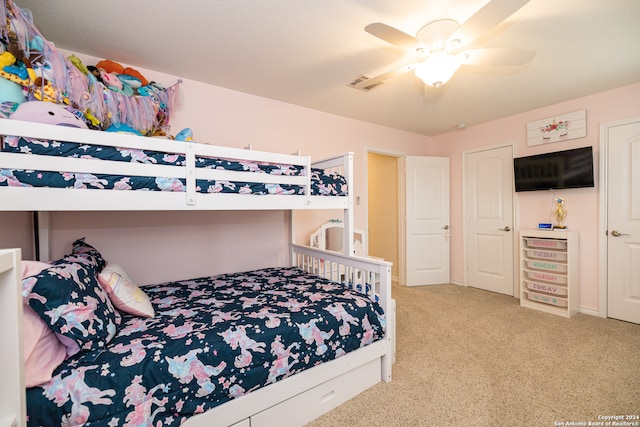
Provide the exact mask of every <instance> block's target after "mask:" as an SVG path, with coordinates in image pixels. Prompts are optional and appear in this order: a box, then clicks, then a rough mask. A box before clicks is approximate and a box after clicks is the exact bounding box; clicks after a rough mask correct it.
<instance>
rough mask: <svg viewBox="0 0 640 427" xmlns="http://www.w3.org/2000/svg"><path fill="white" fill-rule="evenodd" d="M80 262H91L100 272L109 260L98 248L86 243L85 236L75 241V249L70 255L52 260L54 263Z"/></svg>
mask: <svg viewBox="0 0 640 427" xmlns="http://www.w3.org/2000/svg"><path fill="white" fill-rule="evenodd" d="M74 262H79V263H82V264H91V265H93V266H94V267H95V269H96V271H97V273H100V272H101V271H102V269H103V268H104V266H105V265H106V264H107V262H106V261H105V260H104V258H102V255H101V254H100V252H98V250H97V249H96V248H94V247H93V246H91V245H90V244H88V243H85V241H84V237H83V238H82V239H78V240H76V241H75V242H73V250H72V251H71V254H70V255H66V256H64V257H63V258H62V259H59V260H57V261H52V262H51V263H52V264H64V263H74Z"/></svg>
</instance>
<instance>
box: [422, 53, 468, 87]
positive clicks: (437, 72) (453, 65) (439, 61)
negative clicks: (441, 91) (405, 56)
mask: <svg viewBox="0 0 640 427" xmlns="http://www.w3.org/2000/svg"><path fill="white" fill-rule="evenodd" d="M460 64H461V61H460V58H458V57H457V56H455V55H448V54H446V53H439V54H435V55H431V56H429V57H428V58H427V59H426V60H425V61H423V62H422V63H421V64H420V65H418V66H417V67H416V70H415V73H416V76H417V77H418V78H419V79H420V80H422V81H423V82H424V83H425V84H427V85H429V86H433V87H440V86H442V85H443V84H445V83H446V82H448V81H449V79H451V77H453V75H454V74H455V72H456V71H458V68H460Z"/></svg>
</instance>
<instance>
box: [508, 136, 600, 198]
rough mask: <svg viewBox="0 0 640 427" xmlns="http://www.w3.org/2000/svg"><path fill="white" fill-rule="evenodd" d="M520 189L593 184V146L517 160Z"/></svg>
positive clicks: (518, 186) (517, 186)
mask: <svg viewBox="0 0 640 427" xmlns="http://www.w3.org/2000/svg"><path fill="white" fill-rule="evenodd" d="M513 172H514V178H515V187H516V191H518V192H520V191H535V190H550V189H554V190H555V189H564V188H581V187H593V186H594V185H593V148H592V147H584V148H576V149H574V150H564V151H556V152H553V153H545V154H538V155H534V156H527V157H517V158H515V159H513Z"/></svg>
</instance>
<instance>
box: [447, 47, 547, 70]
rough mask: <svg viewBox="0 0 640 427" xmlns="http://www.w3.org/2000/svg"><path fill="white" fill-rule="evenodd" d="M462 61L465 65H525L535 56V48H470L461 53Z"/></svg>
mask: <svg viewBox="0 0 640 427" xmlns="http://www.w3.org/2000/svg"><path fill="white" fill-rule="evenodd" d="M458 55H460V57H461V58H463V59H462V63H463V64H465V65H489V66H496V67H508V66H513V65H524V64H526V63H528V62H530V61H531V60H532V59H533V58H534V57H535V56H536V52H535V51H534V50H525V49H509V48H499V47H496V48H486V49H469V50H465V51H463V52H461V53H459V54H458Z"/></svg>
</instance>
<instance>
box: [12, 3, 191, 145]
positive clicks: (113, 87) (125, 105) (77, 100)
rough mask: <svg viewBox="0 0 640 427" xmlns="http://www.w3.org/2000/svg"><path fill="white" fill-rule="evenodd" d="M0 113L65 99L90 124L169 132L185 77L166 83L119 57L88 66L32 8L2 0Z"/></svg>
mask: <svg viewBox="0 0 640 427" xmlns="http://www.w3.org/2000/svg"><path fill="white" fill-rule="evenodd" d="M0 13H2V14H4V16H5V25H0V77H1V78H0V115H2V116H4V117H8V116H10V115H11V113H12V112H14V111H15V110H16V109H17V106H18V105H20V104H21V103H23V102H25V101H33V100H42V101H49V102H53V103H56V104H60V105H64V107H65V108H66V109H68V110H69V111H70V112H72V113H74V114H76V115H77V116H78V117H80V118H82V119H83V120H84V121H85V123H86V124H87V126H88V127H90V128H93V129H99V130H106V129H108V128H109V127H111V126H116V127H120V126H122V127H126V128H130V129H132V130H135V132H136V133H139V134H141V135H147V136H153V135H155V134H158V133H164V134H169V128H170V126H169V119H170V115H171V111H172V109H173V108H174V106H175V105H176V99H177V89H178V85H179V82H178V83H176V84H174V85H173V86H171V87H168V88H165V87H163V86H162V85H160V84H158V83H156V82H149V81H148V80H147V79H146V78H145V77H144V76H143V75H142V74H141V73H140V72H138V71H137V70H135V69H133V68H129V67H124V66H122V65H120V64H118V63H117V62H115V61H111V60H103V61H100V62H98V63H97V64H96V65H95V66H93V67H87V66H85V65H84V64H83V63H82V61H81V60H80V59H79V58H78V57H76V56H75V55H71V56H69V57H68V58H65V57H64V56H63V55H62V54H61V53H60V52H59V51H58V50H57V49H56V48H55V46H54V44H53V43H51V42H49V41H47V40H46V39H45V38H44V37H43V36H42V35H41V34H40V32H39V31H38V30H37V29H36V27H35V26H34V24H33V19H32V16H31V13H30V12H29V11H28V10H27V9H20V8H19V7H18V6H16V5H15V4H14V3H13V2H12V1H11V0H0Z"/></svg>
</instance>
